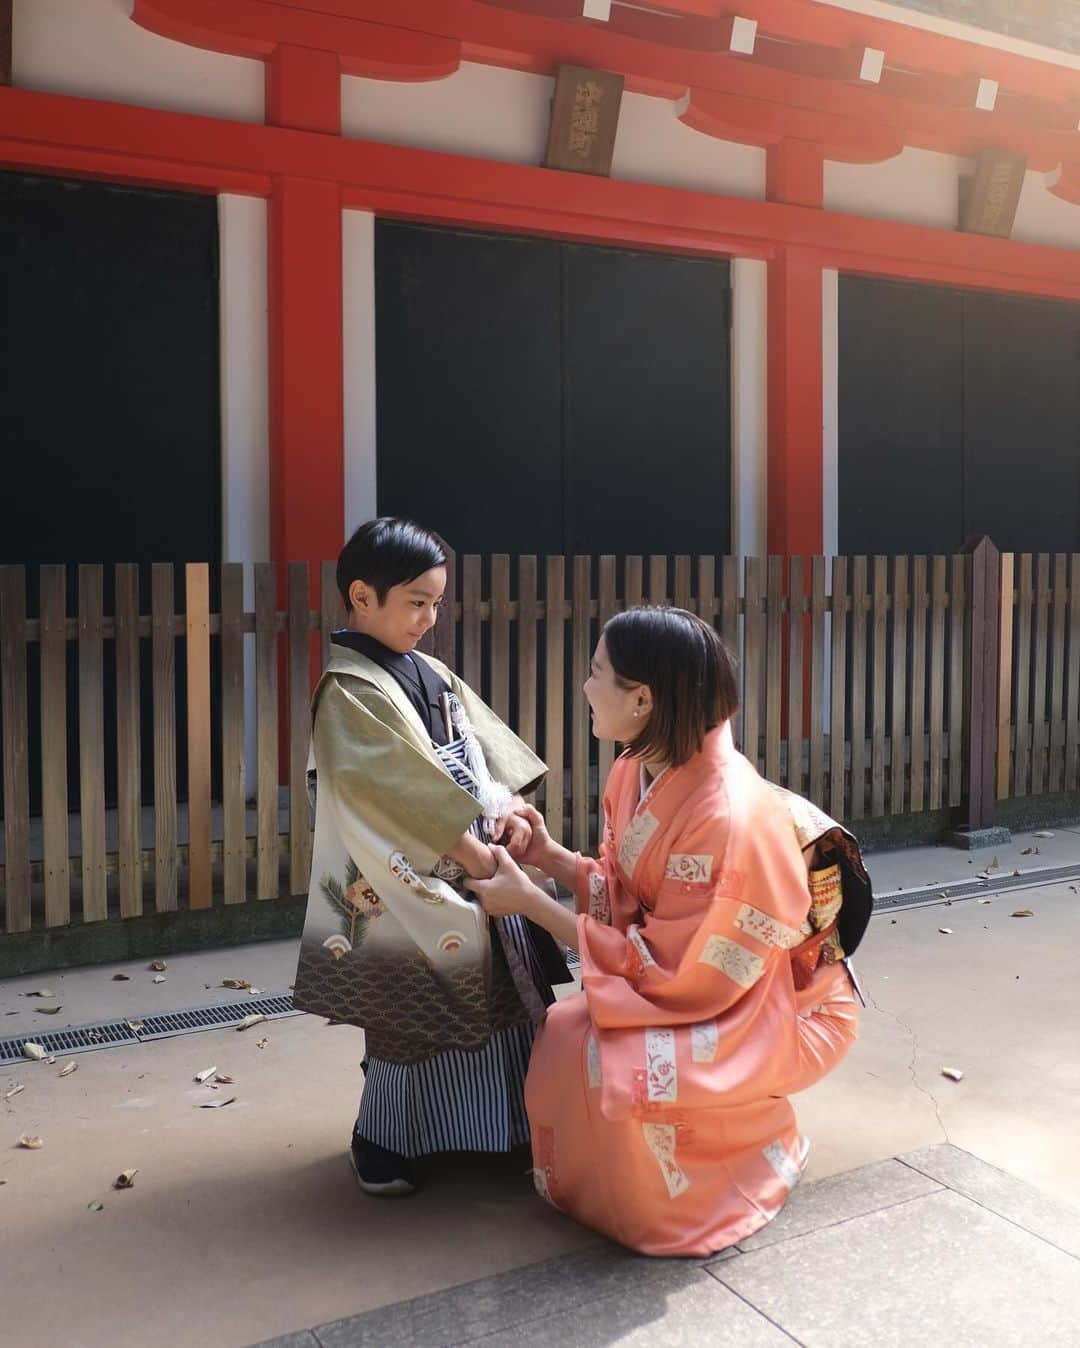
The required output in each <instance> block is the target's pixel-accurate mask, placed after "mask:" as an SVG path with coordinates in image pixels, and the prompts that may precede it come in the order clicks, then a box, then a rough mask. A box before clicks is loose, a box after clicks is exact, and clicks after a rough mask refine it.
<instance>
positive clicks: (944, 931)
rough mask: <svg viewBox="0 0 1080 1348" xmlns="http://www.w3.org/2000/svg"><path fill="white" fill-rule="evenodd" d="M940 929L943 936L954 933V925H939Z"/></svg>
mask: <svg viewBox="0 0 1080 1348" xmlns="http://www.w3.org/2000/svg"><path fill="white" fill-rule="evenodd" d="M938 931H939V932H941V934H942V936H951V935H952V927H938Z"/></svg>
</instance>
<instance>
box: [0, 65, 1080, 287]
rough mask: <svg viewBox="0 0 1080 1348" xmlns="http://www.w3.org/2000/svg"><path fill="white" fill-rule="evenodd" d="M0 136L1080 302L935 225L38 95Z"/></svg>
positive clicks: (62, 163) (624, 237) (997, 242)
mask: <svg viewBox="0 0 1080 1348" xmlns="http://www.w3.org/2000/svg"><path fill="white" fill-rule="evenodd" d="M0 127H3V134H4V138H3V139H2V140H0V162H2V163H4V164H7V165H12V166H18V167H20V168H34V167H38V166H40V167H41V168H42V169H44V170H45V171H50V170H51V171H58V172H59V171H63V172H67V171H72V172H80V173H82V174H84V175H91V174H94V173H98V172H100V173H101V175H102V176H111V175H116V176H117V177H118V178H122V179H124V180H127V181H132V182H139V181H145V182H151V181H152V182H157V183H166V184H167V183H176V184H178V185H184V184H185V183H187V182H188V181H189V180H192V179H195V178H197V179H198V180H199V181H200V182H201V183H202V184H204V186H205V188H206V190H213V188H214V185H215V184H220V188H221V190H223V191H225V190H228V191H237V190H239V191H244V190H247V191H251V192H253V193H256V194H258V195H264V196H265V195H267V194H268V191H269V181H270V178H271V177H272V176H277V177H294V178H308V179H320V180H322V181H325V182H327V183H331V184H337V185H339V186H340V188H341V192H342V200H343V203H344V204H345V205H346V206H351V207H356V208H359V209H364V210H374V211H376V212H378V213H380V214H384V215H394V216H399V217H402V218H411V219H417V220H431V221H439V222H443V223H458V224H476V225H482V226H486V227H491V228H494V229H507V230H521V231H524V232H526V233H537V234H552V235H560V236H562V237H566V238H578V239H583V240H595V241H597V242H602V241H609V242H612V243H623V242H626V243H630V242H636V243H638V244H639V245H640V246H642V247H652V248H657V249H665V250H668V251H686V252H696V253H700V254H703V255H709V254H715V253H726V254H739V255H741V256H746V257H759V258H768V257H770V256H772V255H773V253H774V251H775V249H776V248H777V247H778V246H781V245H787V244H792V245H797V246H800V247H803V248H806V249H811V250H815V251H816V252H818V253H819V254H821V255H822V257H823V258H825V259H827V261H826V262H825V265H828V266H839V267H842V268H845V269H848V270H852V271H860V272H865V273H867V274H872V275H880V276H904V277H908V278H912V279H917V278H919V277H923V278H925V279H927V280H934V281H938V280H940V281H942V282H943V283H944V284H955V285H971V286H980V287H983V288H987V289H993V290H1007V291H1015V292H1020V293H1029V294H1040V295H1058V296H1060V297H1062V298H1069V299H1076V298H1080V252H1074V251H1070V250H1066V249H1061V248H1049V247H1044V246H1041V245H1037V244H1026V243H1018V242H1015V241H1012V240H1005V239H991V238H983V237H979V236H975V235H971V234H960V233H958V232H956V231H952V230H938V229H927V228H925V227H924V226H921V225H911V224H901V223H896V222H892V221H885V220H867V219H863V218H861V217H859V216H853V215H840V214H834V213H831V212H826V211H818V210H807V209H804V208H801V207H797V206H787V205H779V204H773V203H769V202H763V201H751V200H745V199H741V198H734V197H723V196H718V195H716V194H714V193H709V192H688V191H682V190H679V189H676V188H669V187H657V186H653V185H650V184H645V183H632V182H624V181H619V180H613V179H608V178H594V177H592V176H590V175H587V174H558V175H554V174H553V172H552V171H551V170H547V169H540V168H532V167H527V166H524V165H518V164H504V163H497V162H495V161H491V160H479V159H469V158H465V157H463V156H460V155H448V154H438V153H435V152H434V151H430V150H415V149H408V148H404V147H400V146H391V145H380V144H376V143H373V142H368V141H354V140H347V139H344V138H341V137H336V136H325V135H312V134H310V133H307V132H301V131H292V130H287V129H284V128H278V127H264V126H253V125H251V124H249V123H242V122H223V121H218V120H215V119H214V118H210V117H193V116H190V115H187V114H183V113H175V112H164V111H160V110H157V109H148V108H134V107H128V106H125V105H122V104H116V103H100V102H95V101H93V100H88V99H79V98H68V97H63V96H59V95H55V94H41V93H35V92H30V91H28V90H24V89H3V88H0ZM76 161H77V167H76ZM241 184H246V186H243V185H241Z"/></svg>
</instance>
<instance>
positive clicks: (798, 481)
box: [766, 141, 824, 557]
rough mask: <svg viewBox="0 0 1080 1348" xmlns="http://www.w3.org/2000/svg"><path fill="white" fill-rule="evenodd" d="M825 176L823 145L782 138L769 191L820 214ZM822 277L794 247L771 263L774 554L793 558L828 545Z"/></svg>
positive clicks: (771, 154)
mask: <svg viewBox="0 0 1080 1348" xmlns="http://www.w3.org/2000/svg"><path fill="white" fill-rule="evenodd" d="M823 174H824V155H823V151H822V147H821V146H820V145H815V144H811V143H810V142H807V141H781V142H780V143H779V144H777V145H773V146H770V147H769V150H768V159H767V169H766V194H767V196H768V198H769V200H770V201H778V202H785V203H787V204H789V205H795V206H806V207H810V208H816V209H820V208H821V205H822V200H823ZM821 272H822V267H821V262H820V260H819V259H818V258H817V257H816V256H815V255H814V254H812V253H810V252H808V251H806V250H804V249H800V248H798V247H792V246H790V245H786V244H785V245H780V247H779V248H778V250H777V253H776V255H775V257H773V259H772V260H771V261H770V262H769V301H768V336H769V360H768V372H769V454H768V512H769V520H768V550H769V552H770V553H773V554H784V555H787V556H789V557H790V556H794V555H796V554H799V553H801V554H804V555H812V554H815V553H820V552H821V550H822V547H823V535H822V529H823V502H822V492H823V483H822V472H823V449H822V438H823V429H822V420H823V402H822V335H821V325H822V306H821V285H822V281H821Z"/></svg>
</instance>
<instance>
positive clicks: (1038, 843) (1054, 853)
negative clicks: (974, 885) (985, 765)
mask: <svg viewBox="0 0 1080 1348" xmlns="http://www.w3.org/2000/svg"><path fill="white" fill-rule="evenodd" d="M853 828H854V830H855V832H856V833H858V831H859V830H858V825H857V824H856V825H853ZM1047 833H1048V834H1050V836H1049V837H1040V836H1039V835H1040V834H1047ZM865 860H866V868H867V870H868V871H869V872H870V879H871V881H872V883H873V886H874V892H875V893H877V894H887V893H893V892H895V891H897V890H908V889H921V888H923V886H925V885H940V886H941V887H942V888H943V889H944V888H947V887H948V885H949V884H950V883H953V884H955V883H956V882H957V881H959V880H971V879H972V878H973V877H974V876H976V875H977V874H978V873H979V872H980V871H983V870H985V869H986V867H987V866H990V865H991V864H992V863H993V862H994V861H996V862H997V863H998V864H997V867H996V868H995V869H994V870H992V871H991V875H1000V876H1006V875H1012V873H1013V871H1020V873H1021V874H1022V875H1027V874H1029V873H1031V874H1033V875H1037V872H1038V871H1039V870H1041V869H1051V868H1054V867H1057V866H1069V865H1074V866H1076V867H1077V868H1078V869H1080V821H1078V822H1077V823H1075V824H1070V825H1068V826H1067V827H1064V828H1063V827H1061V826H1060V825H1058V826H1055V827H1054V828H1051V829H1036V830H1032V831H1030V832H1026V833H1014V834H1013V835H1012V841H1011V842H1010V843H1006V844H1004V845H1000V844H995V845H992V846H990V847H981V848H975V849H973V850H972V851H964V850H961V849H959V848H956V847H948V846H946V845H945V844H944V843H937V844H935V845H933V846H929V847H903V848H892V849H889V850H888V851H881V852H868V853H867V854H866V857H865Z"/></svg>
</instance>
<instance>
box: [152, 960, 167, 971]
mask: <svg viewBox="0 0 1080 1348" xmlns="http://www.w3.org/2000/svg"><path fill="white" fill-rule="evenodd" d="M150 968H151V969H153V970H154V972H155V973H158V974H163V973H164V972H165V970H166V969H167V968H168V965H167V964H166V963H165V961H164V960H152V961H151V963H150Z"/></svg>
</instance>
